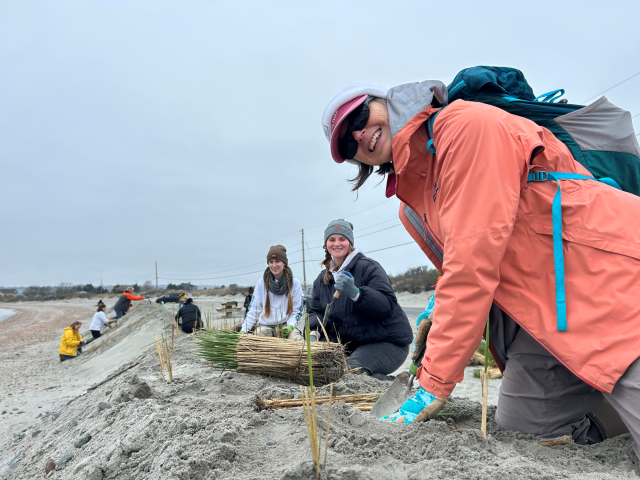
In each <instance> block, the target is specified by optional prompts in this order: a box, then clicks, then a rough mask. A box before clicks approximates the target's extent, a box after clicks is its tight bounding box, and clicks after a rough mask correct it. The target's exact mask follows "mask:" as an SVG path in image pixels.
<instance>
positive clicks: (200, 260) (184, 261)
mask: <svg viewBox="0 0 640 480" xmlns="http://www.w3.org/2000/svg"><path fill="white" fill-rule="evenodd" d="M296 233H299V232H298V230H296V231H295V232H291V233H288V234H287V235H283V236H282V237H278V238H276V239H274V240H271V241H269V242H263V243H260V244H258V245H254V246H253V247H248V248H245V249H243V250H238V251H237V252H231V253H225V254H223V255H218V256H216V257H208V258H198V259H195V260H174V261H164V260H163V261H162V263H191V262H202V261H206V260H213V259H216V258H223V257H228V256H229V255H237V254H238V253H243V252H246V251H248V250H253V249H254V248H258V247H262V246H264V245H267V244H273V243H274V242H275V241H277V240H280V239H282V238H286V237H290V236H291V235H293V234H296Z"/></svg>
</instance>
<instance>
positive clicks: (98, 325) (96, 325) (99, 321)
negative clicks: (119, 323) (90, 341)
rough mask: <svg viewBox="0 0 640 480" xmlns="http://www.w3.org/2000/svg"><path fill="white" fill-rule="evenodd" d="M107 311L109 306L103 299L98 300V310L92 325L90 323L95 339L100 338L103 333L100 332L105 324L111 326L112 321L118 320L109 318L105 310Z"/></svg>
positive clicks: (90, 329)
mask: <svg viewBox="0 0 640 480" xmlns="http://www.w3.org/2000/svg"><path fill="white" fill-rule="evenodd" d="M106 311H107V306H106V305H105V304H104V303H102V300H100V301H99V302H98V311H97V312H96V313H95V314H94V315H93V319H92V320H91V325H89V331H90V332H91V335H92V336H93V338H94V339H96V338H100V336H101V335H102V334H101V333H100V332H101V330H102V326H103V325H108V326H111V324H112V323H114V322H116V320H108V319H107V316H106V315H105V314H104V312H106Z"/></svg>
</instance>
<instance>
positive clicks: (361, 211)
mask: <svg viewBox="0 0 640 480" xmlns="http://www.w3.org/2000/svg"><path fill="white" fill-rule="evenodd" d="M383 203H387V200H385V201H383V202H380V203H376V204H375V205H373V206H371V207H369V208H365V209H364V210H360V211H359V212H356V213H352V214H351V215H347V217H355V216H356V215H360V214H361V213H363V212H366V211H367V210H371V209H372V208H376V207H379V206H380V205H382V204H383ZM326 225H327V224H326V223H321V224H319V225H315V226H313V227H308V228H307V227H305V230H311V229H313V228H318V227H325V226H326Z"/></svg>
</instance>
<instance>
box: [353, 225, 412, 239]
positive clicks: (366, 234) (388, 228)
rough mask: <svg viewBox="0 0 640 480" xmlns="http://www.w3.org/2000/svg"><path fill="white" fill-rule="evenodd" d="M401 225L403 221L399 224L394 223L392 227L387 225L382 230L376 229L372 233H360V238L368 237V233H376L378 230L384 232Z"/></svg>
mask: <svg viewBox="0 0 640 480" xmlns="http://www.w3.org/2000/svg"><path fill="white" fill-rule="evenodd" d="M400 225H402V224H401V223H399V224H397V225H392V226H391V227H387V228H382V229H380V230H376V231H375V232H371V233H365V234H364V235H358V238H362V237H366V236H368V235H373V234H374V233H378V232H384V231H385V230H390V229H392V228H396V227H399V226H400Z"/></svg>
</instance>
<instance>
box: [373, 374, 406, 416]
mask: <svg viewBox="0 0 640 480" xmlns="http://www.w3.org/2000/svg"><path fill="white" fill-rule="evenodd" d="M411 393H412V392H411V389H410V388H407V386H406V385H405V384H404V383H402V382H401V381H400V380H398V379H397V378H396V379H395V380H394V381H393V383H392V384H391V386H390V387H389V390H387V391H386V392H385V393H384V395H382V396H381V397H380V398H379V399H378V401H377V402H376V403H375V404H374V405H373V407H372V408H371V412H369V413H370V414H371V415H373V416H374V417H376V418H382V417H386V416H387V415H391V414H392V413H395V412H397V411H398V410H400V407H401V406H402V404H403V403H404V402H406V401H407V400H409V397H411Z"/></svg>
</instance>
